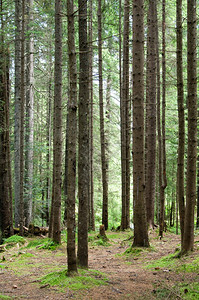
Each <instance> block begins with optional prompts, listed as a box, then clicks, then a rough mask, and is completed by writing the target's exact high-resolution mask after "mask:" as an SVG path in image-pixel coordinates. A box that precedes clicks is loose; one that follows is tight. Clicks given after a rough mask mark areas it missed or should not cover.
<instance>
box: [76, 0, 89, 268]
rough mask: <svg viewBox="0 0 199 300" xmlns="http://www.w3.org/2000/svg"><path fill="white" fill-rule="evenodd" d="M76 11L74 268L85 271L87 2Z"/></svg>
mask: <svg viewBox="0 0 199 300" xmlns="http://www.w3.org/2000/svg"><path fill="white" fill-rule="evenodd" d="M78 7H79V51H80V56H79V59H80V71H79V137H78V139H79V140H78V145H79V149H78V150H79V151H78V195H79V214H78V253H77V257H78V264H79V265H80V266H81V267H85V268H87V267H88V185H89V149H88V144H89V128H88V115H89V107H88V104H89V103H88V102H89V101H88V100H89V64H88V41H87V2H86V1H84V0H79V1H78Z"/></svg>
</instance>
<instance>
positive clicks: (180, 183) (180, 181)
mask: <svg viewBox="0 0 199 300" xmlns="http://www.w3.org/2000/svg"><path fill="white" fill-rule="evenodd" d="M176 20H177V22H176V25H177V31H176V33H177V50H176V54H177V57H176V58H177V92H178V168H177V202H178V205H179V213H180V229H181V243H183V235H184V217H185V203H184V153H185V149H184V148H185V121H184V90H183V62H182V0H177V3H176Z"/></svg>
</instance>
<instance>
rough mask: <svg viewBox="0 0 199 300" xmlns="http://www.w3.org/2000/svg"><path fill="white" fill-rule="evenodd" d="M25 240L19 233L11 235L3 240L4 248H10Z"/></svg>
mask: <svg viewBox="0 0 199 300" xmlns="http://www.w3.org/2000/svg"><path fill="white" fill-rule="evenodd" d="M25 242H26V240H25V239H24V238H23V237H22V236H19V235H12V236H10V237H9V238H7V239H5V240H4V244H5V248H6V249H10V248H12V247H14V246H15V245H16V244H19V245H23V244H25Z"/></svg>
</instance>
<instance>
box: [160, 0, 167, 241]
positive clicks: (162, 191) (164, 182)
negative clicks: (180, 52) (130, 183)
mask: <svg viewBox="0 0 199 300" xmlns="http://www.w3.org/2000/svg"><path fill="white" fill-rule="evenodd" d="M165 26H166V23H165V0H163V1H162V149H160V151H162V185H161V187H160V219H159V225H160V226H159V236H160V237H162V236H163V231H164V214H165V188H166V186H167V178H166V133H165V109H166V60H165V55H166V51H165V50H166V48H165V46H166V45H165Z"/></svg>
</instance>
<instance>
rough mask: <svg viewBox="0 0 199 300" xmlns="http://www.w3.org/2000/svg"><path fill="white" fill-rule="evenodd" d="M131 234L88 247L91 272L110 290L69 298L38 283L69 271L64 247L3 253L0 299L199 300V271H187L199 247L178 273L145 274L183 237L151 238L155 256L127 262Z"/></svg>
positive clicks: (141, 253) (144, 253)
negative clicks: (45, 276) (51, 273)
mask: <svg viewBox="0 0 199 300" xmlns="http://www.w3.org/2000/svg"><path fill="white" fill-rule="evenodd" d="M130 234H131V233H130V232H129V233H124V234H123V235H122V233H119V235H118V233H110V234H108V237H109V245H108V246H106V247H105V246H96V245H94V244H92V243H89V244H90V246H89V269H95V270H98V271H101V272H103V273H105V274H106V277H107V282H106V283H107V284H106V285H100V286H95V287H94V288H91V289H89V288H86V289H84V290H77V291H73V290H70V286H69V287H68V288H66V289H65V292H64V293H63V292H60V290H59V288H58V287H57V286H50V285H48V284H46V285H41V283H40V282H39V278H41V276H43V275H45V274H48V273H50V272H53V271H59V270H64V269H66V247H65V245H63V246H61V247H60V248H58V249H56V250H54V251H50V250H38V249H37V248H34V249H33V248H32V249H27V248H24V249H22V250H21V249H18V250H17V249H12V251H11V250H10V251H6V252H3V253H1V254H0V258H1V260H0V267H1V268H0V299H38V300H42V299H49V300H53V299H57V300H59V299H60V300H62V299H83V300H84V299H85V300H86V299H90V300H101V299H103V300H106V299H107V300H108V299H132V300H134V299H144V300H151V299H199V291H198V290H195V293H194V294H193V293H192V294H191V293H190V289H191V286H192V285H193V284H194V283H196V282H199V272H198V266H196V269H195V270H193V272H186V270H183V266H184V269H185V265H186V264H189V263H190V262H193V261H197V262H199V259H198V258H199V243H198V242H197V243H196V250H195V251H194V252H193V254H191V255H190V256H189V257H186V258H181V259H180V260H178V261H177V262H176V263H175V268H174V267H173V266H171V267H169V265H168V267H166V266H165V265H163V266H162V265H161V264H160V266H156V267H152V268H146V265H147V264H149V263H151V262H153V261H154V260H157V259H160V258H162V257H163V256H166V255H170V254H172V253H174V251H175V249H176V247H179V245H180V236H176V235H174V234H171V233H166V234H165V237H164V238H163V239H162V240H159V239H158V238H157V233H155V232H152V233H151V234H150V243H151V249H150V251H149V250H141V249H138V250H137V252H135V253H134V254H131V255H126V256H124V255H122V254H123V253H124V252H125V250H127V249H128V248H129V246H130V245H131V243H132V240H128V237H130ZM118 236H119V237H118ZM198 240H199V237H198V236H197V237H196V241H198ZM14 251H15V252H16V251H18V253H19V251H20V255H21V260H19V257H20V255H18V256H17V255H14ZM23 255H24V259H22V256H23ZM3 259H5V260H3ZM176 264H177V269H176ZM100 276H101V275H99V277H100ZM180 286H181V287H180ZM197 287H198V285H197ZM182 289H183V290H182ZM182 291H183V292H182ZM3 295H4V296H7V297H8V298H6V297H3ZM187 295H190V296H191V295H194V298H193V296H191V298H187Z"/></svg>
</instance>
